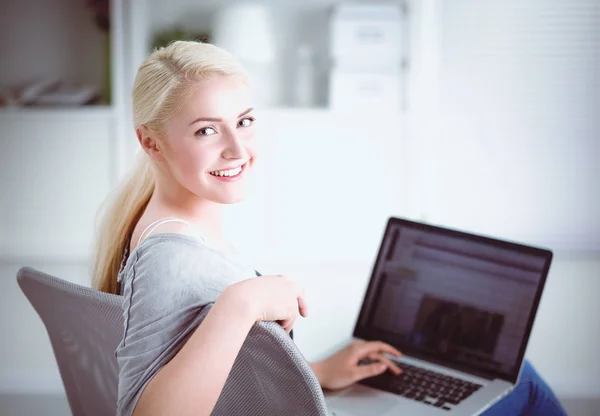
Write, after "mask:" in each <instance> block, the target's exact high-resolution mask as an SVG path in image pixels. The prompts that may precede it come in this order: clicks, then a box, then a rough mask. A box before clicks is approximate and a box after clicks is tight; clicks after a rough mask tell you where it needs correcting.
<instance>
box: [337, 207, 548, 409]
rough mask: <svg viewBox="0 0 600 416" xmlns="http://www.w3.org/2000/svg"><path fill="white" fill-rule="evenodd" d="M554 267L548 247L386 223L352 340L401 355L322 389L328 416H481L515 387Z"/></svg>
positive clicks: (399, 221)
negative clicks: (369, 373) (395, 368)
mask: <svg viewBox="0 0 600 416" xmlns="http://www.w3.org/2000/svg"><path fill="white" fill-rule="evenodd" d="M551 261H552V252H551V251H550V250H547V249H543V248H538V247H532V246H528V245H523V244H518V243H515V242H509V241H503V240H500V239H496V238H490V237H486V236H482V235H476V234H471V233H467V232H462V231H457V230H452V229H448V228H443V227H438V226H434V225H429V224H424V223H420V222H415V221H411V220H407V219H402V218H393V217H392V218H390V219H389V221H388V223H387V226H386V228H385V232H384V235H383V239H382V241H381V245H380V248H379V252H378V255H377V259H376V261H375V264H374V266H373V270H372V274H371V279H370V281H369V285H368V288H367V291H366V293H365V296H364V299H363V303H362V307H361V309H360V313H359V315H358V318H357V320H356V324H355V327H354V333H353V337H354V338H355V339H363V340H381V341H384V342H387V343H389V344H391V345H393V346H394V347H396V348H397V349H398V350H400V351H401V352H402V354H403V355H402V356H401V357H399V358H395V357H392V356H389V358H391V359H394V360H395V362H396V363H397V364H398V365H399V366H400V368H401V369H402V371H403V372H402V374H400V375H394V374H393V373H392V372H390V371H386V372H385V373H384V374H382V375H379V376H375V377H371V378H368V379H365V380H362V381H361V382H359V383H357V384H355V385H353V386H351V387H349V388H347V389H344V390H341V391H335V392H326V394H325V399H326V402H327V405H328V408H329V410H330V413H331V415H332V416H362V415H365V416H367V415H368V416H374V415H477V414H480V413H482V412H483V411H485V410H486V409H487V408H489V407H491V406H492V405H493V404H494V403H495V402H497V401H498V400H500V399H501V398H502V397H504V396H505V395H507V394H508V393H509V392H510V391H511V390H512V389H513V388H514V387H515V385H516V384H517V382H518V380H519V376H520V372H521V369H522V365H523V357H524V355H525V349H526V347H527V343H528V341H529V336H530V334H531V328H532V326H533V322H534V319H535V315H536V312H537V309H538V305H539V302H540V298H541V295H542V290H543V288H544V284H545V282H546V277H547V275H548V271H549V269H550V263H551Z"/></svg>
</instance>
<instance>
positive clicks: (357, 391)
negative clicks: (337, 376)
mask: <svg viewBox="0 0 600 416" xmlns="http://www.w3.org/2000/svg"><path fill="white" fill-rule="evenodd" d="M395 406H398V399H396V398H394V397H390V396H389V395H388V394H385V393H383V392H380V391H377V390H375V389H372V388H369V387H365V386H362V385H360V384H356V385H354V386H352V387H351V388H350V389H348V391H347V392H344V393H342V394H340V395H339V396H337V397H336V398H335V399H333V400H331V402H330V406H329V407H330V410H332V411H333V412H332V414H336V413H335V411H336V410H338V411H341V412H340V415H344V414H346V413H347V414H348V415H357V416H358V415H369V416H371V415H383V414H385V413H386V412H388V411H389V410H391V409H392V408H394V407H395Z"/></svg>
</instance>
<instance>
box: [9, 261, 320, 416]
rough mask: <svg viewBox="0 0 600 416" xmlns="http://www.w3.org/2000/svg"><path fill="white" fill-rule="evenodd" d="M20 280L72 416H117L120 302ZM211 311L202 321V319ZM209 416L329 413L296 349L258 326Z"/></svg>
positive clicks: (46, 279)
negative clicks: (45, 337) (45, 334)
mask: <svg viewBox="0 0 600 416" xmlns="http://www.w3.org/2000/svg"><path fill="white" fill-rule="evenodd" d="M17 280H18V283H19V286H20V287H21V289H22V291H23V292H24V293H25V296H26V297H27V298H28V299H29V301H30V302H31V304H32V305H33V307H34V308H35V310H36V311H37V313H38V314H39V316H40V318H41V319H42V321H43V323H44V325H45V326H46V329H47V331H48V335H49V336H50V341H51V344H52V348H53V350H54V355H55V357H56V360H57V363H58V367H59V371H60V374H61V377H62V380H63V383H64V386H65V390H66V393H67V398H68V400H69V405H70V407H71V411H72V412H73V414H74V415H75V416H79V415H90V416H92V415H93V416H103V415H111V416H114V415H115V414H116V411H117V409H116V403H117V397H118V396H117V393H118V391H117V389H118V372H119V370H118V365H117V360H116V357H115V350H116V348H117V345H118V344H119V342H120V341H121V339H122V336H123V312H122V309H121V304H122V296H117V295H110V294H107V293H103V292H100V291H98V290H95V289H92V288H89V287H85V286H80V285H77V284H74V283H70V282H67V281H65V280H62V279H59V278H57V277H54V276H51V275H49V274H46V273H43V272H41V271H38V270H35V269H33V268H30V267H23V268H21V269H20V270H19V271H18V273H17ZM211 307H212V305H208V306H207V307H205V308H203V309H202V312H201V313H202V314H203V315H204V316H205V315H206V314H207V313H208V311H209V310H210V308H211ZM212 414H213V415H214V416H225V415H227V416H236V415H240V416H242V415H244V416H254V415H256V416H259V415H260V416H269V415H283V414H286V415H287V414H289V415H294V416H296V415H298V416H302V415H307V416H308V415H310V416H325V415H327V414H328V412H327V407H326V404H325V399H324V396H323V392H322V390H321V388H320V386H319V383H318V380H317V379H316V377H315V375H314V373H313V372H312V370H311V368H310V366H309V365H308V363H307V362H306V360H305V358H304V356H303V355H302V354H301V353H300V351H299V350H298V348H297V347H296V344H295V343H294V342H293V341H292V340H291V339H290V337H289V336H288V334H287V333H286V332H285V331H284V330H283V329H282V328H281V326H280V325H278V324H277V323H274V322H260V323H257V324H255V325H254V326H253V327H252V329H251V330H250V333H249V334H248V337H247V338H246V341H245V342H244V345H243V346H242V349H241V350H240V353H239V354H238V356H237V358H236V361H235V363H234V365H233V368H232V370H231V372H230V374H229V377H228V379H227V381H226V383H225V386H224V388H223V392H222V393H221V396H220V397H219V400H218V401H217V404H216V406H215V409H214V411H213V413H212Z"/></svg>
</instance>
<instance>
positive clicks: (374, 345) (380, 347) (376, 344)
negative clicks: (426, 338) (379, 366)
mask: <svg viewBox="0 0 600 416" xmlns="http://www.w3.org/2000/svg"><path fill="white" fill-rule="evenodd" d="M369 349H370V350H377V351H379V352H387V353H388V354H392V355H394V356H396V357H400V356H401V355H402V353H401V352H400V351H398V350H397V349H396V348H394V347H392V346H391V345H390V344H386V343H385V342H382V341H373V342H370V343H369Z"/></svg>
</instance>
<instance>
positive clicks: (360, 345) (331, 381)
mask: <svg viewBox="0 0 600 416" xmlns="http://www.w3.org/2000/svg"><path fill="white" fill-rule="evenodd" d="M384 353H388V354H391V355H393V356H396V357H399V356H400V355H402V354H401V353H400V351H398V350H397V349H395V348H394V347H392V346H391V345H389V344H386V343H384V342H380V341H360V340H358V341H354V342H352V343H350V344H349V345H347V346H346V347H344V348H342V349H341V350H339V351H338V352H336V353H335V354H333V355H332V356H331V357H329V358H326V359H325V360H323V361H319V362H317V363H314V364H311V366H312V368H313V370H314V372H315V374H316V376H317V378H318V379H319V383H320V384H321V387H323V388H324V389H330V390H337V389H342V388H344V387H348V386H350V385H351V384H354V383H356V382H357V381H359V380H362V379H364V378H367V377H373V376H376V375H379V374H381V373H383V372H384V371H386V370H388V369H389V370H390V371H392V372H393V373H394V374H396V375H398V374H400V373H401V372H402V370H400V368H399V367H398V366H397V365H396V364H395V363H394V362H393V361H392V360H390V359H389V358H387V357H386V356H385V355H384ZM362 360H371V361H376V362H374V363H371V364H362V365H361V364H359V363H360V362H361V361H362Z"/></svg>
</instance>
